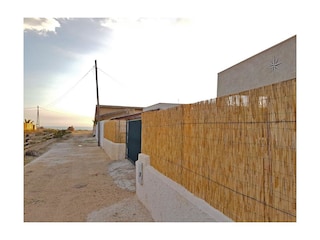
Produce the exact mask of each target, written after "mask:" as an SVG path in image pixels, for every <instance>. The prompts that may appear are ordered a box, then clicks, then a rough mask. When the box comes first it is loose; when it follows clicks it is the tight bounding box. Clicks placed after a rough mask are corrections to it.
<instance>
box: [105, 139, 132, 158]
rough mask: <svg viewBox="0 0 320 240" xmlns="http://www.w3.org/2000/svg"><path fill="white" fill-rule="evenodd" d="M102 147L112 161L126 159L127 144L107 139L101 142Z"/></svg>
mask: <svg viewBox="0 0 320 240" xmlns="http://www.w3.org/2000/svg"><path fill="white" fill-rule="evenodd" d="M101 147H102V148H103V150H104V151H105V153H106V154H107V155H108V156H109V157H110V159H111V160H123V159H125V157H126V144H125V143H114V142H112V141H110V140H108V139H106V138H103V140H102V141H101Z"/></svg>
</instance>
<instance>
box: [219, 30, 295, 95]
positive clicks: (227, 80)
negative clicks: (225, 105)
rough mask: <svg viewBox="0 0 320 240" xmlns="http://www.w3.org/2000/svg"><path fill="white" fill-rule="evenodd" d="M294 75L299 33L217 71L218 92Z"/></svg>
mask: <svg viewBox="0 0 320 240" xmlns="http://www.w3.org/2000/svg"><path fill="white" fill-rule="evenodd" d="M277 64H278V65H277ZM273 65H274V66H273ZM275 65H277V66H275ZM294 78H296V36H293V37H291V38H289V39H287V40H285V41H283V42H281V43H279V44H277V45H275V46H273V47H271V48H269V49H267V50H265V51H263V52H261V53H259V54H256V55H255V56H253V57H251V58H248V59H246V60H244V61H242V62H240V63H238V64H236V65H234V66H232V67H230V68H228V69H226V70H224V71H222V72H220V73H218V92H217V96H218V97H221V96H225V95H229V94H234V93H238V92H243V91H246V90H249V89H254V88H259V87H263V86H267V85H270V84H273V83H278V82H282V81H286V80H290V79H294Z"/></svg>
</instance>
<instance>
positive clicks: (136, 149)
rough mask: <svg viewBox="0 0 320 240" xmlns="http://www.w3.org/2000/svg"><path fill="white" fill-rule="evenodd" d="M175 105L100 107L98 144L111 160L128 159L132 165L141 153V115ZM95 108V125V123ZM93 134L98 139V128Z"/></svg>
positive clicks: (174, 105) (96, 116)
mask: <svg viewBox="0 0 320 240" xmlns="http://www.w3.org/2000/svg"><path fill="white" fill-rule="evenodd" d="M179 105H180V104H176V103H158V104H154V105H151V106H148V107H145V108H141V107H127V106H109V105H100V118H99V119H100V143H101V147H102V148H103V149H104V151H105V152H106V153H107V154H108V155H109V157H110V158H111V159H112V160H121V159H128V160H129V161H131V162H132V163H133V164H135V162H136V161H137V160H138V155H139V153H141V124H142V123H141V113H142V112H147V111H157V110H165V109H168V108H172V107H176V106H179ZM97 120H98V115H97V107H96V114H95V123H97ZM94 132H95V135H96V138H97V139H98V128H97V124H95V127H94Z"/></svg>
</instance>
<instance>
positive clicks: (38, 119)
mask: <svg viewBox="0 0 320 240" xmlns="http://www.w3.org/2000/svg"><path fill="white" fill-rule="evenodd" d="M36 127H37V129H38V128H39V127H40V116H39V106H37V124H36Z"/></svg>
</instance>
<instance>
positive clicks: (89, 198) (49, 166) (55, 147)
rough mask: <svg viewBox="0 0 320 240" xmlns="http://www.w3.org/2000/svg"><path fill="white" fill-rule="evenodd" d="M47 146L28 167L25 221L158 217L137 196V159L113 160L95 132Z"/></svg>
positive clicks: (96, 220)
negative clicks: (133, 160)
mask: <svg viewBox="0 0 320 240" xmlns="http://www.w3.org/2000/svg"><path fill="white" fill-rule="evenodd" d="M39 148H40V147H39ZM43 149H44V147H43V146H42V151H44V150H43ZM45 150H46V151H45V152H44V153H43V154H42V155H41V156H39V157H37V158H35V159H33V160H32V161H31V162H30V163H28V164H26V165H25V167H24V221H25V222H85V221H90V222H150V221H153V219H152V217H151V215H150V213H149V212H148V211H147V210H146V208H145V207H144V206H143V205H142V204H141V203H140V201H139V200H138V199H137V197H136V194H135V167H134V165H133V164H132V163H130V162H129V161H128V160H125V159H124V160H120V161H111V160H110V159H109V158H108V156H107V155H106V154H105V153H104V151H103V150H102V149H101V148H100V147H98V146H97V142H96V140H95V138H93V137H92V135H91V133H90V132H85V131H80V132H74V133H72V135H71V136H70V137H69V138H67V139H64V140H59V141H53V142H52V143H51V144H47V145H45Z"/></svg>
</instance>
